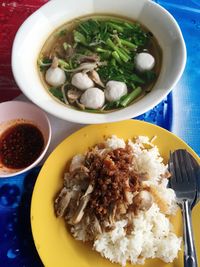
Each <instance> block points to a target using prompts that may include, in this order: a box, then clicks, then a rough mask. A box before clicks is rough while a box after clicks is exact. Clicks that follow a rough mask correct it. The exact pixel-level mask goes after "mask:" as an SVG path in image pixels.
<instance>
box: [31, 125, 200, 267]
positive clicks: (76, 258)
mask: <svg viewBox="0 0 200 267" xmlns="http://www.w3.org/2000/svg"><path fill="white" fill-rule="evenodd" d="M112 134H115V135H117V136H118V137H122V138H124V139H126V140H127V139H128V138H132V137H134V136H137V135H146V136H149V137H153V136H155V135H156V136H157V139H156V140H155V142H154V143H155V144H156V145H157V146H158V148H159V150H160V153H161V155H162V156H163V157H164V158H165V160H167V159H168V155H169V151H170V150H172V151H173V150H175V149H178V148H185V149H187V150H188V151H189V152H190V153H191V154H192V155H193V156H194V157H195V158H196V159H197V160H198V161H199V162H200V159H199V158H198V156H197V155H196V154H195V153H194V151H193V150H192V149H191V148H190V147H189V146H188V145H187V144H186V143H184V142H183V141H182V140H180V139H179V138H178V137H176V136H175V135H173V134H172V133H170V132H168V131H166V130H164V129H162V128H160V127H158V126H155V125H152V124H149V123H146V122H142V121H133V120H128V121H122V122H117V123H110V124H101V125H91V126H87V127H85V128H82V129H81V130H79V131H77V132H76V133H74V134H72V135H71V136H69V137H68V138H66V139H65V140H64V141H63V142H62V143H61V144H60V145H59V146H58V147H57V148H56V149H55V150H54V151H53V153H52V154H51V155H50V156H49V158H48V159H47V161H46V162H45V164H44V166H43V168H42V170H41V172H40V174H39V176H38V179H37V182H36V185H35V188H34V192H33V197H32V205H31V224H32V232H33V237H34V241H35V245H36V248H37V250H38V253H39V255H40V257H41V259H42V261H43V263H44V265H45V266H46V267H109V266H110V267H114V266H119V265H118V264H113V263H111V262H109V261H108V260H106V259H104V258H102V257H101V256H100V254H98V253H97V252H95V251H93V250H92V249H91V248H90V247H89V246H88V245H85V244H83V243H82V242H80V241H76V240H74V239H73V238H72V237H71V235H70V234H69V233H68V231H67V230H66V228H65V224H64V220H63V219H57V218H56V217H55V215H54V209H53V201H54V198H55V195H56V193H57V192H58V190H59V189H60V188H61V186H62V182H63V173H64V169H65V167H66V163H67V162H69V161H70V159H71V158H72V157H73V156H74V155H75V154H78V153H83V152H85V151H86V150H87V149H88V147H91V146H93V145H95V144H96V143H99V142H101V141H102V140H103V138H104V136H110V135H112ZM199 219H200V205H197V206H196V207H195V208H194V210H193V226H194V235H195V243H196V248H197V255H198V260H199V263H200V235H199V233H198V223H199ZM172 223H173V224H174V227H175V232H176V233H177V234H178V235H182V223H181V215H180V212H179V213H178V214H177V215H176V216H175V217H174V218H172ZM197 245H198V246H197ZM182 258H183V253H182V252H180V253H179V257H178V259H176V260H175V261H174V262H173V263H170V264H166V263H163V262H162V261H161V260H158V259H156V260H146V263H145V265H143V266H145V267H155V266H159V267H164V266H165V267H167V266H171V267H172V266H173V267H175V266H176V267H180V266H183V263H182ZM127 266H132V265H131V264H128V265H127ZM135 266H136V265H135ZM137 266H139V265H137ZM140 266H141V265H140Z"/></svg>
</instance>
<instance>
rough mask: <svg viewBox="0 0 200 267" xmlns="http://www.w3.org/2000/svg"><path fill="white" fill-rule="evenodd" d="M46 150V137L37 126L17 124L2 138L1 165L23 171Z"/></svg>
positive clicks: (0, 144) (0, 139) (0, 146)
mask: <svg viewBox="0 0 200 267" xmlns="http://www.w3.org/2000/svg"><path fill="white" fill-rule="evenodd" d="M43 148H44V137H43V135H42V133H41V131H40V130H39V129H38V127H36V126H35V125H33V124H31V123H27V122H20V123H16V124H14V125H12V126H10V127H9V128H7V129H6V130H5V131H4V132H3V133H2V134H1V136H0V165H2V166H4V167H6V168H9V169H22V168H25V167H27V166H29V165H30V164H32V163H33V162H34V161H35V160H36V159H37V158H38V157H39V156H40V154H41V152H42V150H43Z"/></svg>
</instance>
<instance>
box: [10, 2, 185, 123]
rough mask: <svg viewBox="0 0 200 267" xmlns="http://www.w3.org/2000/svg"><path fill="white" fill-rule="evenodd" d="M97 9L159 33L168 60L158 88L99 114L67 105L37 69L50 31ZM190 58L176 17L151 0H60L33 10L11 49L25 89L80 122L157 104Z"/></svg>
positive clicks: (16, 73)
mask: <svg viewBox="0 0 200 267" xmlns="http://www.w3.org/2000/svg"><path fill="white" fill-rule="evenodd" d="M92 13H104V14H106V13H108V14H116V15H121V16H125V17H129V18H130V19H134V20H137V21H139V22H141V23H142V24H143V25H145V26H147V28H148V29H149V30H150V31H151V32H152V33H153V34H154V35H155V37H156V38H157V40H158V42H159V44H160V46H161V48H162V51H163V63H162V68H161V73H160V75H159V78H158V80H157V82H156V84H155V86H154V88H153V90H152V91H151V92H150V93H149V94H147V95H146V96H144V97H143V98H142V99H141V100H139V101H137V102H136V103H134V104H132V105H130V106H128V107H127V108H124V109H121V110H118V111H115V112H111V113H107V114H94V113H86V112H81V111H78V110H73V109H70V108H67V107H66V106H64V105H62V104H60V103H58V102H57V101H55V100H54V99H53V97H51V96H50V94H48V92H47V91H46V90H45V89H44V87H43V85H42V83H41V80H40V78H39V75H38V70H37V58H38V55H39V52H40V50H41V48H42V46H43V44H44V43H45V41H46V39H47V38H48V37H49V35H50V34H51V33H52V32H53V31H54V30H55V29H56V28H58V27H59V26H60V25H62V24H63V23H65V22H67V21H68V20H71V19H73V18H77V17H79V16H83V15H88V14H92ZM185 62H186V48H185V43H184V40H183V37H182V34H181V31H180V28H179V26H178V24H177V23H176V21H175V19H174V18H173V17H172V15H170V14H169V13H168V11H166V10H165V9H164V8H163V7H161V6H159V5H158V4H156V3H154V2H152V1H150V0H117V1H112V0H84V1H81V0H77V1H74V0H56V1H50V2H48V3H47V4H45V5H44V6H43V7H41V8H40V9H39V10H38V11H36V12H35V13H34V14H33V15H31V16H30V17H29V18H28V19H27V20H26V21H25V22H24V23H23V24H22V26H21V27H20V29H19V31H18V33H17V35H16V38H15V41H14V45H13V50H12V70H13V74H14V77H15V80H16V82H17V84H18V85H19V87H20V89H21V90H22V91H23V93H24V94H25V95H26V96H27V97H28V98H29V99H31V100H32V101H33V102H34V103H35V104H37V105H38V106H40V107H41V108H43V109H44V110H46V111H47V112H49V113H51V114H53V115H55V116H57V117H59V118H61V119H65V120H68V121H73V122H77V123H87V124H93V123H105V122H112V121H119V120H124V119H128V118H131V117H135V116H138V115H140V114H142V113H144V112H146V111H147V110H149V109H151V108H153V107H154V106H155V105H157V104H158V103H159V102H160V101H161V100H162V99H164V98H165V97H166V95H167V94H168V93H169V92H170V91H171V90H172V88H173V87H174V85H175V84H176V83H177V82H178V80H179V78H180V77H181V75H182V72H183V70H184V67H185Z"/></svg>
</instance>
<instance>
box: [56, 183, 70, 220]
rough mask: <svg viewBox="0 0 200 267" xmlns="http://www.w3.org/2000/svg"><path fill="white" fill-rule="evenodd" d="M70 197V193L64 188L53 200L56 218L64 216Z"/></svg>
mask: <svg viewBox="0 0 200 267" xmlns="http://www.w3.org/2000/svg"><path fill="white" fill-rule="evenodd" d="M71 197H72V192H70V191H68V190H67V189H66V188H65V187H64V188H63V189H62V190H61V192H60V194H59V195H58V197H57V198H56V200H55V211H56V216H57V217H62V216H63V215H64V213H65V211H66V209H67V207H68V205H69V202H70V200H71Z"/></svg>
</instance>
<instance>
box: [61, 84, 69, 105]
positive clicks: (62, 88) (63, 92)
mask: <svg viewBox="0 0 200 267" xmlns="http://www.w3.org/2000/svg"><path fill="white" fill-rule="evenodd" d="M65 86H66V84H63V85H62V86H61V92H62V94H63V99H64V101H65V104H69V102H68V100H67V98H66V93H65Z"/></svg>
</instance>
